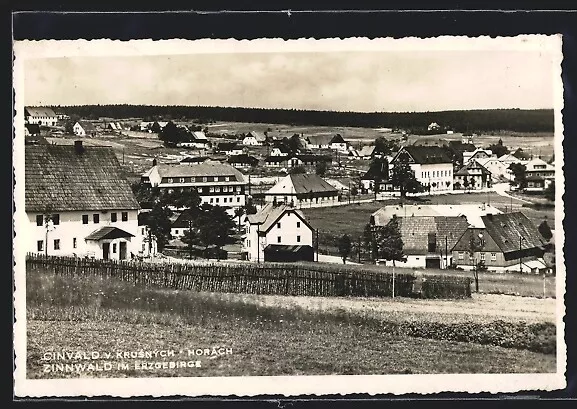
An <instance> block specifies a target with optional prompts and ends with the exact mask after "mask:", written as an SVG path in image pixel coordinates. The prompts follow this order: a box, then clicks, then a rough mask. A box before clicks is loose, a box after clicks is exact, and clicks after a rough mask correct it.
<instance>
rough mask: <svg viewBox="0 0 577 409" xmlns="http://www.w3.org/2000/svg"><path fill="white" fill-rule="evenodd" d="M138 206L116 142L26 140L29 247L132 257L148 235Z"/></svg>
mask: <svg viewBox="0 0 577 409" xmlns="http://www.w3.org/2000/svg"><path fill="white" fill-rule="evenodd" d="M139 209H140V207H139V205H138V202H137V201H136V199H135V197H134V195H133V193H132V190H131V188H130V185H129V183H128V181H127V180H126V177H125V176H124V174H123V171H122V168H121V166H120V164H119V162H118V159H117V158H116V155H115V154H114V151H113V150H112V148H109V147H97V146H89V147H85V146H83V145H82V142H81V141H76V142H75V145H74V146H70V145H30V146H26V149H25V210H26V214H27V216H28V220H29V224H28V228H27V230H28V231H27V232H26V237H27V242H28V243H29V248H28V251H29V252H33V253H42V254H45V255H49V256H72V255H76V256H79V257H83V256H86V257H94V258H102V259H117V260H123V259H129V258H131V256H132V255H138V254H141V253H142V244H143V242H144V240H145V238H146V236H148V232H147V230H146V228H145V226H139V223H138V213H139Z"/></svg>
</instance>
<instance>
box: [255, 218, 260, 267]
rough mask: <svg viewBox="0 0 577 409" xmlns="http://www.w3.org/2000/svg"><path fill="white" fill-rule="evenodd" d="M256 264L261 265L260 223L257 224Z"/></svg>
mask: <svg viewBox="0 0 577 409" xmlns="http://www.w3.org/2000/svg"><path fill="white" fill-rule="evenodd" d="M256 262H257V264H260V223H258V222H257V223H256Z"/></svg>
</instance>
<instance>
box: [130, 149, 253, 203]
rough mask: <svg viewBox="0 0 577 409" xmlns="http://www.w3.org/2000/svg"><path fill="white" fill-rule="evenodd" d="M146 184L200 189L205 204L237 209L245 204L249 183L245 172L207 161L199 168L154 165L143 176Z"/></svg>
mask: <svg viewBox="0 0 577 409" xmlns="http://www.w3.org/2000/svg"><path fill="white" fill-rule="evenodd" d="M141 180H142V182H143V183H147V184H150V185H151V186H152V187H159V188H160V189H168V190H176V189H181V190H185V189H193V190H196V191H197V192H198V194H199V196H200V198H201V201H202V203H208V204H211V205H218V206H222V207H228V208H237V207H242V206H244V205H245V203H246V201H245V195H246V186H247V184H248V183H247V181H246V180H245V177H244V175H243V174H242V173H240V172H239V171H238V170H237V169H236V168H234V167H233V166H231V165H229V164H227V163H220V162H214V161H211V160H207V161H204V162H202V163H199V164H196V165H193V166H191V165H188V164H178V165H168V164H166V165H164V164H157V162H156V161H154V162H153V166H152V168H150V169H149V170H148V171H147V172H146V173H144V174H143V175H142V177H141Z"/></svg>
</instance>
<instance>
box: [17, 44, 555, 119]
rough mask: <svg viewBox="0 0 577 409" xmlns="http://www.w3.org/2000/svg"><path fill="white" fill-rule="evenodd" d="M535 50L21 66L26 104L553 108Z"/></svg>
mask: <svg viewBox="0 0 577 409" xmlns="http://www.w3.org/2000/svg"><path fill="white" fill-rule="evenodd" d="M553 64H554V59H553V56H552V54H551V53H544V52H540V51H539V50H520V51H511V50H506V51H499V50H475V51H358V52H357V51H346V52H343V51H338V52H336V51H335V52H285V53H280V52H266V53H254V52H253V53H250V52H241V53H220V54H218V53H211V54H188V55H186V54H185V55H142V56H98V57H94V56H74V57H65V58H62V57H59V58H35V59H27V60H26V61H25V62H24V66H23V67H24V103H25V104H26V105H62V106H64V105H83V104H101V105H102V104H145V105H203V106H236V107H259V108H289V109H290V108H294V109H313V110H334V111H357V112H419V111H442V110H461V109H465V110H466V109H494V108H520V109H538V108H550V109H552V108H553V105H554V84H553V70H554V65H553Z"/></svg>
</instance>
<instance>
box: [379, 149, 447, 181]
mask: <svg viewBox="0 0 577 409" xmlns="http://www.w3.org/2000/svg"><path fill="white" fill-rule="evenodd" d="M397 161H400V162H406V163H408V164H409V166H410V167H411V170H412V171H413V172H414V173H415V178H416V179H417V180H418V181H419V182H420V183H421V184H422V185H424V186H426V187H430V189H431V191H447V190H453V161H452V159H451V158H450V157H449V154H448V153H447V151H446V150H445V149H443V148H441V147H439V146H404V147H402V148H401V149H400V150H399V151H398V152H397V154H396V155H395V156H393V158H392V159H391V161H390V166H389V176H390V175H391V172H392V170H393V168H394V166H395V163H396V162H397Z"/></svg>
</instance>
